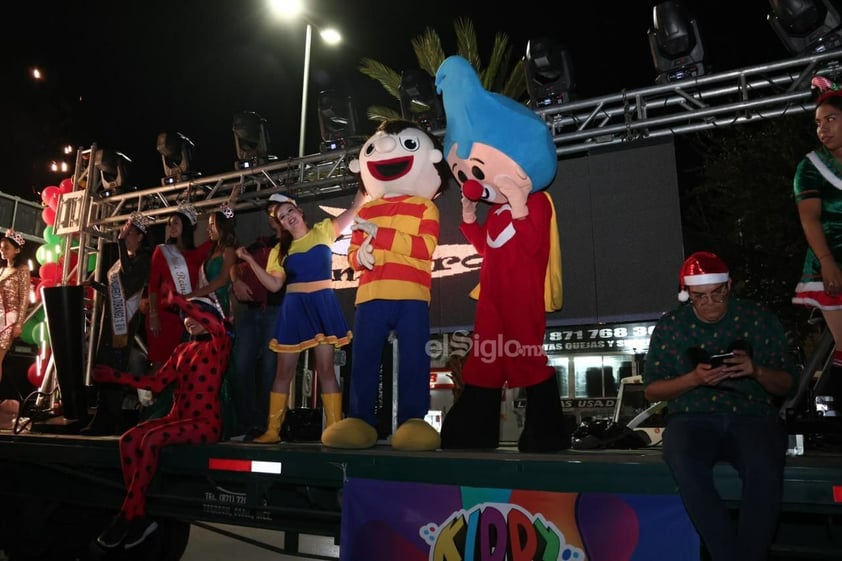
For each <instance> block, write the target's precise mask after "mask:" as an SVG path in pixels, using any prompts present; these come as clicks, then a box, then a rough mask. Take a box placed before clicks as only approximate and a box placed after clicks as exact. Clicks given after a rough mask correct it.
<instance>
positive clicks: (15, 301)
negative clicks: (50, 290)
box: [0, 265, 31, 350]
mask: <svg viewBox="0 0 842 561" xmlns="http://www.w3.org/2000/svg"><path fill="white" fill-rule="evenodd" d="M30 286H31V281H30V276H29V268H28V267H27V266H26V265H21V266H19V267H15V268H11V267H6V268H5V269H2V270H0V349H4V350H8V349H9V348H10V347H11V346H12V341H13V340H14V338H15V333H14V331H15V324H20V325H21V327H22V326H23V322H24V320H25V319H26V308H27V306H28V304H29V289H30Z"/></svg>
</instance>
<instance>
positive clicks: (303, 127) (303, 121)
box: [298, 23, 313, 174]
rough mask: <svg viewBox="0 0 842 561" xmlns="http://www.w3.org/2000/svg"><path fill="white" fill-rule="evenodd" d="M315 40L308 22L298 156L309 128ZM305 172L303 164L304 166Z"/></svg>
mask: <svg viewBox="0 0 842 561" xmlns="http://www.w3.org/2000/svg"><path fill="white" fill-rule="evenodd" d="M312 41H313V26H312V25H310V24H309V23H308V24H307V32H306V34H305V36H304V83H303V85H302V86H301V132H300V134H299V137H298V157H299V158H303V157H304V139H305V136H306V130H307V87H308V85H309V83H310V44H311V43H312ZM301 169H302V174H303V169H304V168H303V166H302V168H301Z"/></svg>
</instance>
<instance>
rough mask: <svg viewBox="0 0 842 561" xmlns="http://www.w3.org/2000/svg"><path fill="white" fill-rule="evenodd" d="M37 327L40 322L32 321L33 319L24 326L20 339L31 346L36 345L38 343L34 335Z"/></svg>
mask: <svg viewBox="0 0 842 561" xmlns="http://www.w3.org/2000/svg"><path fill="white" fill-rule="evenodd" d="M36 325H38V322H35V321H32V320H31V319H30V320H29V321H28V322H26V323H24V324H23V330H22V331H21V334H20V338H21V340H22V341H23V342H24V343H28V344H30V345H34V344H35V343H36V340H35V333H34V330H35V326H36Z"/></svg>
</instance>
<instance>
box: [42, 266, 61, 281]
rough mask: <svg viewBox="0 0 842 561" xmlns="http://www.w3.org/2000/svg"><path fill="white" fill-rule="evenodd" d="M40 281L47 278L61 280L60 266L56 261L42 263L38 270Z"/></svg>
mask: <svg viewBox="0 0 842 561" xmlns="http://www.w3.org/2000/svg"><path fill="white" fill-rule="evenodd" d="M38 276H39V277H41V281H42V282H43V281H45V280H49V281H55V282H58V281H60V280H61V267H60V266H59V264H58V263H44V264H43V265H41V268H40V269H39V270H38Z"/></svg>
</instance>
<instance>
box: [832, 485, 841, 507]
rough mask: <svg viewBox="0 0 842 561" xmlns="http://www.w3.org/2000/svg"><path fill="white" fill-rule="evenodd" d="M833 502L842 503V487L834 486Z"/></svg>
mask: <svg viewBox="0 0 842 561" xmlns="http://www.w3.org/2000/svg"><path fill="white" fill-rule="evenodd" d="M833 502H835V503H842V485H834V486H833Z"/></svg>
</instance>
